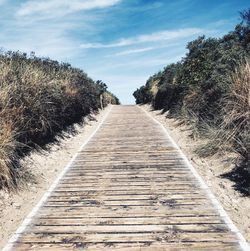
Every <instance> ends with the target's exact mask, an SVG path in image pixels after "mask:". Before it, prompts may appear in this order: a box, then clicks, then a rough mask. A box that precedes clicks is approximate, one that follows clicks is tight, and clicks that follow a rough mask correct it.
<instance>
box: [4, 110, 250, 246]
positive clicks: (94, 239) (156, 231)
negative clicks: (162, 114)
mask: <svg viewBox="0 0 250 251" xmlns="http://www.w3.org/2000/svg"><path fill="white" fill-rule="evenodd" d="M44 164H45V165H46V163H44ZM4 250H5V251H6V250H18V251H23V250H36V251H39V250H46V251H47V250H48V251H50V250H58V251H59V250H60V251H64V250H124V251H125V250H127V251H130V250H131V251H134V250H146V251H148V250H154V251H155V250H157V251H158V250H174V251H175V250H203V251H204V250H206V251H207V250H211V251H221V250H225V251H231V250H249V247H248V245H247V243H246V241H245V240H244V238H243V237H242V235H241V234H240V233H239V231H238V230H237V228H236V227H235V226H234V225H233V223H232V222H231V220H230V219H229V217H228V216H227V214H226V213H225V211H224V210H223V208H222V207H221V206H220V204H219V203H218V202H217V200H216V199H215V197H214V196H213V194H212V193H211V192H210V190H209V189H208V188H207V186H206V185H205V183H204V182H203V181H202V179H201V178H200V176H199V175H198V174H197V172H196V171H195V170H194V168H193V167H192V166H191V164H190V163H189V162H188V160H187V159H186V157H185V156H184V155H183V153H182V152H181V151H180V149H179V148H178V147H177V146H176V144H175V143H174V142H173V140H172V139H171V138H170V137H169V135H168V134H167V132H166V131H165V129H164V128H163V126H161V125H160V124H159V122H157V121H156V120H154V119H153V118H152V117H150V115H149V114H146V112H144V111H143V110H142V109H141V108H140V107H138V106H113V107H112V108H111V110H110V112H109V113H108V114H107V116H106V117H105V118H104V120H103V121H102V123H101V124H100V126H99V128H97V130H96V131H95V133H94V134H93V135H92V136H91V137H90V139H89V140H88V142H86V143H85V144H84V145H83V146H82V148H81V150H80V151H79V152H78V153H77V154H76V155H75V157H74V158H73V159H72V161H71V162H70V163H69V164H68V166H67V167H65V169H64V171H63V172H62V173H61V175H60V176H59V177H58V179H57V180H56V181H55V183H54V184H53V185H52V187H51V188H50V189H49V190H48V192H46V193H45V195H44V197H43V198H42V200H41V201H40V202H39V204H38V205H37V206H36V207H35V208H34V209H33V211H32V212H31V213H30V215H29V216H28V217H27V218H26V219H25V220H24V222H23V224H22V225H21V226H20V227H19V228H18V230H17V231H16V233H15V234H14V235H13V237H12V238H11V239H10V241H9V243H8V245H7V246H6V247H5V248H4Z"/></svg>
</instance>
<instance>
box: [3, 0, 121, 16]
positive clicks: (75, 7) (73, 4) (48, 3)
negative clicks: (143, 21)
mask: <svg viewBox="0 0 250 251" xmlns="http://www.w3.org/2000/svg"><path fill="white" fill-rule="evenodd" d="M0 1H1V0H0ZM120 1H121V0H85V1H81V0H70V1H69V0H41V1H37V0H30V1H27V2H25V3H23V4H22V5H21V7H20V9H19V10H18V11H17V15H18V16H31V15H39V16H43V15H52V16H54V14H55V13H57V14H58V13H61V15H64V14H68V13H72V12H76V11H81V10H91V9H98V8H106V7H109V6H113V5H115V4H117V3H119V2H120Z"/></svg>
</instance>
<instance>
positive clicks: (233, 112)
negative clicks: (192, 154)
mask: <svg viewBox="0 0 250 251" xmlns="http://www.w3.org/2000/svg"><path fill="white" fill-rule="evenodd" d="M241 18H242V22H241V23H240V24H238V25H236V27H235V30H234V31H232V32H229V33H228V34H226V35H225V36H223V37H222V38H220V39H217V38H205V36H201V37H198V38H197V39H195V40H194V41H191V42H189V43H188V44H187V49H188V52H187V54H186V56H185V57H184V58H183V59H182V60H181V61H180V62H178V63H175V64H170V65H168V66H167V67H165V69H164V70H163V71H162V72H160V74H158V76H157V77H156V78H152V77H150V78H149V80H148V81H147V83H146V85H145V86H142V87H140V88H139V89H138V90H140V91H138V90H137V91H135V92H134V97H135V99H136V103H138V104H145V103H151V104H152V106H153V107H154V108H155V109H165V110H169V111H170V113H172V114H173V115H176V116H181V117H184V116H186V115H188V117H189V120H191V119H192V121H195V128H197V129H198V131H199V130H200V132H202V133H204V130H203V129H204V128H208V127H210V128H215V130H217V133H215V135H216V137H214V138H213V142H210V143H211V144H210V145H209V146H208V145H207V146H206V147H205V149H206V150H208V149H209V151H208V152H210V153H215V152H216V151H218V150H219V149H221V145H223V144H224V145H225V144H226V143H229V142H230V145H231V146H232V147H233V149H234V150H235V151H237V152H238V153H239V154H240V155H241V156H242V159H243V162H242V164H243V165H245V164H246V163H247V165H248V166H249V151H250V149H249V144H250V138H249V129H250V128H249V123H250V121H249V120H250V118H249V109H250V107H249V99H250V93H249V89H250V87H249V81H250V79H249V78H250V70H249V56H250V9H248V10H246V11H243V12H241ZM156 82H157V92H155V90H154V91H152V90H153V89H155V83H156ZM194 117H195V119H193V118H194ZM222 132H223V133H222ZM225 137H226V138H225ZM220 142H221V143H220ZM203 153H204V151H203ZM249 173H250V170H249Z"/></svg>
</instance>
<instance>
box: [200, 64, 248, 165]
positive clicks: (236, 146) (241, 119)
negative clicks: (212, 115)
mask: <svg viewBox="0 0 250 251" xmlns="http://www.w3.org/2000/svg"><path fill="white" fill-rule="evenodd" d="M231 81H232V86H231V89H230V90H229V92H228V94H227V95H226V96H225V97H224V98H223V100H222V101H221V105H222V107H223V109H222V114H223V116H222V123H221V124H220V125H219V126H218V127H213V128H211V127H209V126H207V128H208V130H207V131H208V132H209V133H208V135H209V137H210V140H209V142H208V143H206V144H205V145H202V146H201V147H199V148H198V149H197V150H196V152H197V153H198V154H199V155H200V156H202V157H206V156H209V155H213V154H216V153H217V152H218V151H232V152H236V153H238V154H239V156H240V161H241V165H242V164H243V165H246V166H250V158H249V157H250V156H249V154H250V133H249V132H250V63H249V60H247V61H246V62H245V63H244V64H242V65H240V66H239V67H238V68H237V69H236V70H235V72H234V73H233V75H232V77H231Z"/></svg>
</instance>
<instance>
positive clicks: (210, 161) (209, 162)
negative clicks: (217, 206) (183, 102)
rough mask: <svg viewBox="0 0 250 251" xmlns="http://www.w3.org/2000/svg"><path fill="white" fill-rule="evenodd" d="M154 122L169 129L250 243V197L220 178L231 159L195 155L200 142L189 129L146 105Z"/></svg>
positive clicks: (229, 166)
mask: <svg viewBox="0 0 250 251" xmlns="http://www.w3.org/2000/svg"><path fill="white" fill-rule="evenodd" d="M142 108H143V109H145V110H146V111H149V112H150V113H151V114H152V115H153V117H154V118H155V119H157V120H158V121H159V122H161V123H162V124H163V125H164V126H165V128H167V130H168V132H169V134H170V135H171V137H172V138H173V139H174V140H175V142H176V143H177V144H178V145H179V147H180V148H181V150H182V151H183V152H184V154H185V155H186V156H187V158H188V159H189V161H190V162H191V163H192V165H193V166H194V167H195V168H196V170H197V171H198V173H199V174H200V176H201V177H202V178H203V180H204V181H205V182H206V184H207V185H208V186H209V188H210V189H211V191H212V192H213V194H214V195H215V196H216V198H217V199H218V200H219V202H220V203H221V205H222V206H223V208H224V209H225V211H226V212H227V213H228V215H229V217H230V218H231V220H232V221H233V222H234V224H235V225H236V226H237V228H238V229H239V230H240V232H241V233H242V235H243V236H244V237H245V239H246V240H247V241H248V243H250V197H246V196H243V195H241V194H240V193H239V192H238V191H236V190H235V189H234V187H233V185H234V183H233V182H232V181H230V180H228V179H226V178H222V177H220V175H222V174H224V173H226V172H228V171H230V170H231V169H232V168H233V167H234V164H233V161H232V158H231V157H232V156H228V155H223V156H218V155H217V156H214V157H207V158H200V157H199V156H197V154H195V153H194V150H195V149H196V147H197V146H198V145H199V144H201V143H202V142H201V140H199V139H193V138H191V137H190V134H191V131H190V129H189V127H188V126H187V125H185V124H183V123H181V125H180V121H178V120H176V119H173V118H166V114H162V112H161V111H153V110H152V109H151V107H150V106H149V105H143V106H142Z"/></svg>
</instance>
